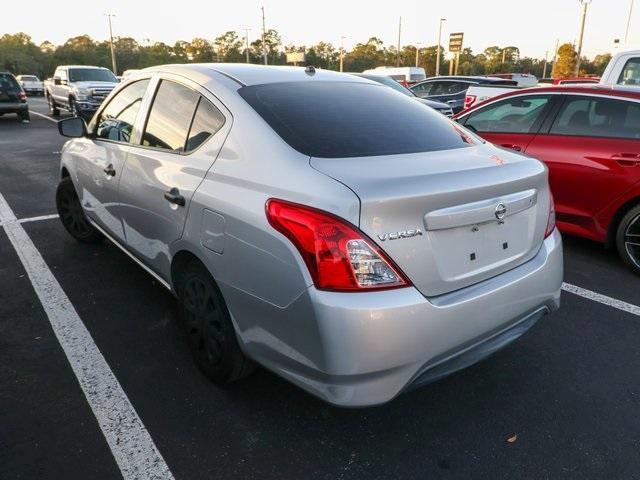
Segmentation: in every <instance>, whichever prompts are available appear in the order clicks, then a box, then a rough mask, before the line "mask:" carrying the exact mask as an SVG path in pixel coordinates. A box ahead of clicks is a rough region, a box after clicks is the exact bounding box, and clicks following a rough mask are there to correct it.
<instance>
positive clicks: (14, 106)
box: [0, 102, 29, 113]
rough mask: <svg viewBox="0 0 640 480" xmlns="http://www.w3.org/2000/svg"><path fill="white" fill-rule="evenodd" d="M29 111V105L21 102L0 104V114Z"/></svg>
mask: <svg viewBox="0 0 640 480" xmlns="http://www.w3.org/2000/svg"><path fill="white" fill-rule="evenodd" d="M27 110H29V105H27V104H26V103H22V102H0V113H19V112H26V111H27Z"/></svg>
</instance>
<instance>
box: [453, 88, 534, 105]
mask: <svg viewBox="0 0 640 480" xmlns="http://www.w3.org/2000/svg"><path fill="white" fill-rule="evenodd" d="M521 88H523V87H519V86H517V85H514V86H510V85H471V86H470V87H469V89H468V90H467V93H466V95H465V97H464V108H463V110H466V109H467V108H471V107H473V106H474V105H475V104H476V103H480V102H484V101H485V100H489V99H490V98H492V97H497V96H498V95H502V94H503V93H508V92H511V91H513V90H519V89H521Z"/></svg>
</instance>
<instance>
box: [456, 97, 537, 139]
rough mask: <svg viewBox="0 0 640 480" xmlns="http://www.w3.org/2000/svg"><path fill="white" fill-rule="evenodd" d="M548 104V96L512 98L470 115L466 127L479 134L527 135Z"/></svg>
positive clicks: (465, 123)
mask: <svg viewBox="0 0 640 480" xmlns="http://www.w3.org/2000/svg"><path fill="white" fill-rule="evenodd" d="M548 103H549V96H542V95H541V96H526V97H514V98H509V99H506V100H502V101H499V102H496V103H494V104H491V105H488V106H486V107H484V108H480V109H478V110H476V111H475V112H473V113H471V114H470V115H469V116H468V117H467V120H466V121H465V122H464V125H465V126H466V127H470V128H471V129H472V130H474V131H476V132H481V133H529V131H530V130H531V129H532V128H533V126H534V124H535V122H536V120H538V118H540V116H541V115H542V112H543V111H544V108H545V107H546V105H547V104H548Z"/></svg>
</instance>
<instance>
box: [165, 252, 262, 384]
mask: <svg viewBox="0 0 640 480" xmlns="http://www.w3.org/2000/svg"><path fill="white" fill-rule="evenodd" d="M177 280H178V281H177V285H176V290H177V293H178V301H179V302H180V310H181V317H182V321H183V323H184V328H185V330H186V333H187V337H188V342H189V349H190V350H191V353H192V355H193V357H194V360H195V362H196V364H197V365H198V367H199V368H200V370H202V372H203V373H204V374H205V375H206V376H207V377H209V378H210V379H211V380H212V381H213V382H214V383H217V384H226V383H231V382H233V381H236V380H239V379H241V378H243V377H245V376H247V375H249V374H250V373H251V372H252V371H253V370H254V368H255V364H254V363H253V362H252V361H251V360H249V359H248V358H247V357H246V356H245V355H244V354H243V353H242V350H241V349H240V345H239V344H238V339H237V337H236V332H235V329H234V328H233V324H232V322H231V316H230V315H229V311H228V310H227V306H226V304H225V302H224V299H223V298H222V294H221V293H220V290H219V289H218V286H217V285H216V284H215V282H214V280H213V278H212V277H211V274H210V273H209V272H208V271H207V269H206V268H205V267H204V266H203V265H202V264H201V263H200V262H198V261H196V260H193V261H191V262H190V263H188V264H187V265H186V266H185V268H184V269H183V270H182V272H181V273H180V274H179V276H178V279H177Z"/></svg>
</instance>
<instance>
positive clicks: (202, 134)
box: [185, 98, 225, 152]
mask: <svg viewBox="0 0 640 480" xmlns="http://www.w3.org/2000/svg"><path fill="white" fill-rule="evenodd" d="M224 121H225V118H224V115H223V114H222V112H220V110H218V109H217V108H216V107H215V106H214V105H213V104H212V103H211V102H209V101H208V100H206V99H205V98H200V103H198V108H197V110H196V114H195V116H194V117H193V124H192V125H191V130H189V138H187V146H186V148H185V150H186V151H187V152H190V151H192V150H195V149H196V148H198V147H199V146H200V145H202V144H203V143H204V142H205V141H206V140H207V139H208V138H209V137H211V136H212V135H213V134H215V133H216V132H217V131H218V130H220V129H221V128H222V126H223V125H224Z"/></svg>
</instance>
